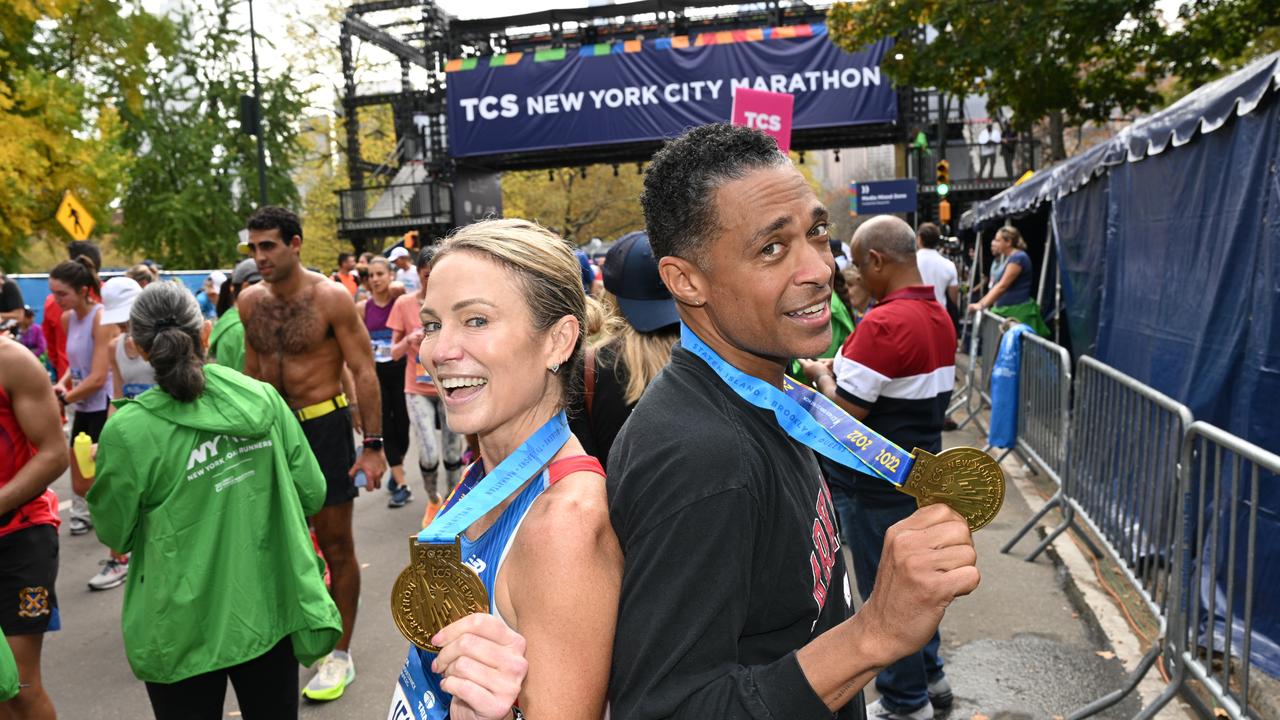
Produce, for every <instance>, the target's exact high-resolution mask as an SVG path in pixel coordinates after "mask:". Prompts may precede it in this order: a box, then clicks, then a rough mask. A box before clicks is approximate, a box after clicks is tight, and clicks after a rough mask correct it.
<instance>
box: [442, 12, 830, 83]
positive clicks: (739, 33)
mask: <svg viewBox="0 0 1280 720" xmlns="http://www.w3.org/2000/svg"><path fill="white" fill-rule="evenodd" d="M826 34H827V26H826V24H825V23H812V24H807V25H786V26H782V27H771V28H754V29H751V30H721V31H717V32H706V33H702V34H701V35H696V36H694V39H693V41H692V42H690V40H689V36H688V35H677V36H675V37H665V38H657V39H655V40H623V41H620V42H614V43H595V44H592V45H583V46H581V47H579V48H578V50H577V56H578V57H600V56H602V55H616V54H625V53H637V52H640V51H641V50H644V49H645V48H646V47H648V48H649V49H652V50H673V49H674V50H679V49H682V48H689V47H702V46H704V45H729V44H731V43H742V42H760V41H763V40H790V39H795V38H808V37H818V36H821V35H826ZM526 54H528V53H508V54H506V55H491V56H489V57H487V58H484V57H469V58H454V59H453V60H450V61H449V62H448V63H446V64H445V66H444V71H445V72H447V73H455V72H462V71H464V70H474V69H476V68H477V67H510V66H512V65H515V64H516V63H518V62H520V60H521V59H522V57H523V56H524V55H526ZM572 54H573V51H565V50H564V49H563V48H557V49H554V50H551V49H548V50H539V51H537V52H535V53H534V54H533V57H532V60H533V62H552V61H556V60H564V59H565V58H566V57H568V56H570V55H572Z"/></svg>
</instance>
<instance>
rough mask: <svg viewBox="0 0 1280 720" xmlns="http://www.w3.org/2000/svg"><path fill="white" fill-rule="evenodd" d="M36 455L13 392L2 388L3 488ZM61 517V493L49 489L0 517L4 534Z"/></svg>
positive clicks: (0, 474) (55, 523) (0, 451)
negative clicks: (20, 420) (15, 406)
mask: <svg viewBox="0 0 1280 720" xmlns="http://www.w3.org/2000/svg"><path fill="white" fill-rule="evenodd" d="M35 454H36V448H35V446H34V445H32V444H31V441H30V440H28V439H27V436H26V435H25V434H23V432H22V426H21V425H19V424H18V419H17V417H15V416H14V414H13V405H12V403H10V402H9V395H8V393H6V392H5V391H4V388H0V487H4V486H5V485H8V484H9V481H10V480H13V476H14V475H17V474H18V471H19V470H21V469H22V466H23V465H26V464H27V463H28V462H29V461H30V460H31V458H32V457H34V456H35ZM61 522H62V521H61V519H60V518H59V517H58V496H57V495H55V494H54V493H53V491H52V490H49V489H48V488H45V491H44V492H43V493H41V494H40V495H39V496H37V497H36V498H35V499H33V500H31V502H28V503H27V504H26V505H23V506H22V507H19V508H18V509H17V510H15V511H13V512H12V513H11V514H9V515H6V516H3V517H0V523H2V524H0V537H3V536H5V535H11V534H13V533H15V532H18V531H19V530H25V529H27V528H29V527H32V526H34V525H52V526H54V527H55V528H56V527H58V525H60V524H61Z"/></svg>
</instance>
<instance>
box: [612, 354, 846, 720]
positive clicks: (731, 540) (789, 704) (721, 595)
mask: <svg viewBox="0 0 1280 720" xmlns="http://www.w3.org/2000/svg"><path fill="white" fill-rule="evenodd" d="M609 468H610V470H609V478H608V481H607V482H608V490H609V512H610V518H611V520H612V522H613V526H614V529H615V530H616V531H617V534H618V539H619V540H620V541H621V543H622V549H623V552H624V553H625V555H626V562H625V564H624V569H623V577H622V600H621V606H620V609H619V616H618V627H617V634H616V637H615V641H614V651H613V668H612V674H611V677H610V681H609V697H610V701H611V711H612V717H613V718H614V719H615V720H650V719H651V718H690V719H692V718H697V719H698V720H703V719H704V718H717V719H720V718H725V719H732V718H744V719H745V718H751V719H753V720H754V719H764V718H771V719H776V720H784V719H785V720H808V719H810V718H812V719H813V720H828V719H830V718H839V720H853V719H854V718H863V717H864V707H863V700H862V695H861V694H859V695H857V696H856V697H855V698H853V699H852V700H851V701H850V702H849V704H848V705H847V706H845V708H843V709H842V710H840V711H839V712H837V713H832V712H831V711H829V710H828V709H827V708H826V705H825V704H824V703H823V702H822V700H821V698H819V697H818V696H817V694H816V693H815V692H814V691H813V689H812V687H811V686H810V685H809V682H808V680H807V679H806V678H805V676H804V674H803V673H802V671H801V669H800V665H799V663H798V661H797V660H796V655H795V651H796V650H798V649H799V648H801V647H803V646H804V645H805V644H807V643H808V642H809V641H810V640H811V639H813V638H815V637H817V636H818V635H820V634H822V633H823V632H824V631H826V630H828V629H830V628H832V627H834V626H835V625H837V624H839V623H840V622H842V621H843V620H844V619H845V618H847V617H848V615H849V607H850V589H849V582H848V578H847V575H846V573H845V567H844V561H843V558H842V557H841V555H840V550H839V548H840V544H839V534H838V533H837V532H836V524H835V523H836V517H835V512H834V509H833V507H832V504H831V498H830V494H829V492H828V490H827V487H826V485H825V483H824V482H823V480H822V476H821V474H820V473H819V470H818V464H817V462H816V460H815V458H814V454H813V452H812V451H811V450H809V449H808V448H806V447H804V446H803V445H800V444H799V443H796V442H795V441H793V440H791V438H790V437H789V436H787V435H786V433H785V432H784V431H783V430H782V429H781V428H780V427H778V425H777V422H776V421H775V419H774V416H773V414H772V413H771V412H769V411H767V410H761V409H759V408H756V407H754V406H752V405H750V404H749V403H747V402H746V401H744V400H742V399H741V398H739V397H738V396H737V395H736V394H735V393H734V392H733V390H732V389H731V388H729V387H728V386H727V385H726V384H725V383H724V382H723V381H721V380H720V379H719V377H718V376H716V374H715V373H714V371H712V370H711V368H709V367H708V366H707V365H706V364H705V363H704V362H703V361H702V360H700V359H698V358H697V357H696V356H694V355H692V354H691V353H689V352H688V351H686V350H684V349H683V348H681V347H679V346H677V347H676V349H675V351H674V352H673V353H672V360H671V364H670V365H669V366H668V367H667V368H666V369H665V370H663V372H662V373H661V374H660V375H659V376H658V377H657V378H656V379H655V380H654V382H653V383H652V384H651V385H650V386H649V389H648V390H647V391H646V393H645V395H644V397H642V398H641V399H640V402H639V404H637V406H636V408H635V410H634V412H633V413H632V415H631V418H630V420H628V422H627V424H626V426H624V427H623V430H622V433H621V434H620V435H619V436H618V439H617V441H616V442H615V443H614V447H613V452H612V453H611V455H610V464H609Z"/></svg>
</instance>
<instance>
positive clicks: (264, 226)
mask: <svg viewBox="0 0 1280 720" xmlns="http://www.w3.org/2000/svg"><path fill="white" fill-rule="evenodd" d="M244 226H245V228H247V229H249V230H279V231H280V239H281V240H283V241H284V242H285V244H288V243H289V241H290V240H292V239H293V236H294V235H297V236H298V239H299V240H301V239H302V220H300V219H299V218H298V216H297V214H296V213H294V212H293V211H292V210H289V209H287V208H282V207H276V206H274V205H267V206H265V207H260V208H258V209H257V210H254V211H253V214H252V215H250V216H249V219H248V220H247V221H245V224H244Z"/></svg>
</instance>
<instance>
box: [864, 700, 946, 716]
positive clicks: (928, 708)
mask: <svg viewBox="0 0 1280 720" xmlns="http://www.w3.org/2000/svg"><path fill="white" fill-rule="evenodd" d="M867 718H868V720H933V705H930V704H929V703H925V704H924V707H920V708H916V709H915V710H912V711H911V712H906V713H904V712H894V711H892V710H890V709H889V708H887V707H885V706H884V705H883V704H882V703H881V702H880V701H879V700H876V701H875V702H873V703H871V704H870V705H868V706H867Z"/></svg>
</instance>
